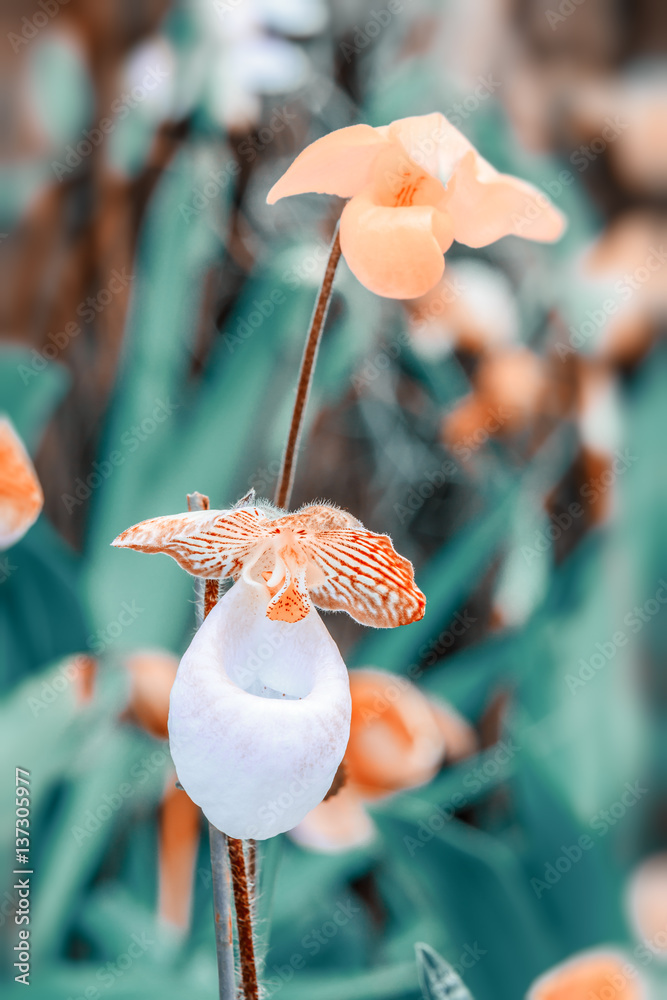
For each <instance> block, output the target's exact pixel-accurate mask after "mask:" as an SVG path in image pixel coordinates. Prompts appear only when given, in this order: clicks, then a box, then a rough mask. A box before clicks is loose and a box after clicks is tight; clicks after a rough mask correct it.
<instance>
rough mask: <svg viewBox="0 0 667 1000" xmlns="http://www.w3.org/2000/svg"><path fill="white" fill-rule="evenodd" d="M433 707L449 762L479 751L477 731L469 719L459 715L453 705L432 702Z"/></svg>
mask: <svg viewBox="0 0 667 1000" xmlns="http://www.w3.org/2000/svg"><path fill="white" fill-rule="evenodd" d="M431 709H432V711H433V714H434V716H435V721H436V725H437V727H438V729H439V731H440V733H441V735H442V738H443V740H444V741H445V754H446V757H445V759H446V760H447V761H448V762H449V761H455V760H462V759H463V758H464V757H470V755H471V754H473V753H476V752H477V750H478V747H479V741H478V739H477V733H476V732H475V730H474V729H473V728H472V726H471V725H470V723H469V722H468V721H467V719H464V718H463V716H462V715H459V713H458V712H457V711H456V710H455V709H453V708H452V707H451V705H444V704H441V703H439V702H432V703H431Z"/></svg>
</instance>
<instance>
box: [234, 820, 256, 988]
mask: <svg viewBox="0 0 667 1000" xmlns="http://www.w3.org/2000/svg"><path fill="white" fill-rule="evenodd" d="M227 847H228V850H229V863H230V866H231V871H232V884H233V886H234V906H235V908H236V930H237V932H238V939H239V956H240V959H241V978H242V981H243V998H244V1000H259V989H258V986H257V967H256V964H255V945H254V941H253V936H252V910H251V907H250V892H249V890H248V875H247V872H246V864H245V856H244V853H243V841H242V840H236V839H235V838H234V837H227Z"/></svg>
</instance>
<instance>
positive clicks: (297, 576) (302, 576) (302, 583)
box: [266, 566, 312, 622]
mask: <svg viewBox="0 0 667 1000" xmlns="http://www.w3.org/2000/svg"><path fill="white" fill-rule="evenodd" d="M311 608H312V604H311V603H310V597H309V596H308V588H307V587H306V567H305V566H302V567H299V568H298V569H297V571H296V572H291V570H290V568H289V567H288V568H287V572H286V573H285V579H284V582H283V585H282V587H281V588H280V590H279V591H278V593H277V594H276V595H275V596H274V597H272V598H271V600H270V601H269V606H268V608H267V612H266V617H267V618H270V619H271V621H280V622H300V621H301V619H302V618H305V617H306V615H307V614H308V612H309V611H310V610H311Z"/></svg>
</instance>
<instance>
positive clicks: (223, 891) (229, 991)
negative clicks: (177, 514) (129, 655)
mask: <svg viewBox="0 0 667 1000" xmlns="http://www.w3.org/2000/svg"><path fill="white" fill-rule="evenodd" d="M208 509H209V500H208V497H206V496H203V495H202V494H201V493H190V494H189V495H188V510H208ZM195 594H196V608H197V626H198V627H199V626H200V625H201V624H202V622H203V621H204V618H205V617H206V615H207V614H208V613H209V611H211V610H212V609H213V608H214V607H215V604H216V601H217V597H218V581H217V580H196V581H195ZM208 833H209V843H210V846H211V875H212V877H213V911H214V917H215V950H216V955H217V960H218V991H219V998H220V1000H236V977H235V974H234V941H233V937H232V896H231V878H230V870H229V869H230V866H229V860H228V857H227V837H226V836H225V834H224V833H221V832H220V830H218V829H217V828H216V827H214V826H213V824H212V823H209V824H208Z"/></svg>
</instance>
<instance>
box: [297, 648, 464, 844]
mask: <svg viewBox="0 0 667 1000" xmlns="http://www.w3.org/2000/svg"><path fill="white" fill-rule="evenodd" d="M350 692H351V695H352V721H351V725H350V739H349V742H348V745H347V749H346V751H345V757H344V758H343V767H344V773H345V783H344V785H343V787H342V788H341V789H340V790H339V791H337V792H336V793H335V794H333V795H331V796H330V797H329V798H327V799H326V800H325V801H324V802H322V803H321V804H320V805H318V806H316V808H315V809H313V811H312V812H310V813H309V814H308V815H307V816H306V817H305V819H304V820H302V822H301V823H300V824H299V825H298V826H297V827H296V828H295V829H294V830H292V832H291V835H292V837H293V838H294V839H295V840H296V841H297V842H298V843H300V844H302V845H303V846H304V847H311V848H315V849H317V850H324V851H337V850H345V849H346V848H349V847H354V846H358V845H360V844H364V843H366V842H368V841H369V840H371V839H372V837H373V835H374V829H375V828H374V826H373V822H372V820H371V819H370V817H369V815H368V813H367V812H366V809H365V805H364V804H365V803H366V802H372V801H374V800H377V799H382V798H385V797H387V796H388V795H391V794H393V793H395V792H399V791H402V790H404V789H406V788H415V787H417V786H418V785H423V784H425V783H426V782H428V781H430V780H431V778H432V777H433V776H434V775H435V773H436V772H437V770H438V769H439V767H440V765H441V764H442V762H443V760H444V758H445V755H446V756H447V759H449V760H456V759H459V758H461V757H465V756H467V755H468V754H471V753H473V752H474V751H475V749H476V745H477V741H476V737H475V733H474V731H473V730H472V728H471V727H470V725H469V724H468V723H467V722H466V721H465V719H463V718H462V717H461V716H460V715H459V714H458V713H457V712H456V711H455V710H454V709H452V708H451V707H449V706H446V705H444V704H443V705H441V704H438V703H435V702H432V701H429V699H428V698H427V697H426V696H425V695H424V694H422V692H421V691H420V690H419V689H418V688H417V687H415V685H414V684H412V683H411V682H410V681H408V680H407V679H406V678H404V677H400V676H397V675H395V674H390V673H386V672H385V671H383V670H375V669H368V668H367V669H362V670H351V671H350Z"/></svg>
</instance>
